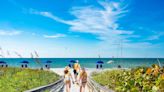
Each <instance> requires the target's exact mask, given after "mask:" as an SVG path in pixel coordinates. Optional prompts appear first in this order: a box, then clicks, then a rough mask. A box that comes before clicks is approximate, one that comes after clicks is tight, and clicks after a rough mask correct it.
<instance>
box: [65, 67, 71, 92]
mask: <svg viewBox="0 0 164 92" xmlns="http://www.w3.org/2000/svg"><path fill="white" fill-rule="evenodd" d="M71 79H72V81H73V78H72V75H71V73H70V71H69V67H66V68H65V69H64V83H65V88H66V92H70V89H71Z"/></svg>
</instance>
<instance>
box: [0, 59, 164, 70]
mask: <svg viewBox="0 0 164 92" xmlns="http://www.w3.org/2000/svg"><path fill="white" fill-rule="evenodd" d="M72 59H74V60H79V63H80V64H81V66H82V67H86V68H95V66H96V62H97V61H98V60H102V61H104V64H103V67H104V68H115V67H117V66H118V65H121V66H122V67H123V68H133V67H137V66H151V65H152V64H158V62H157V59H156V58H115V59H112V58H101V59H99V58H40V59H39V60H40V61H41V62H42V65H43V66H44V65H45V62H46V61H47V60H51V61H52V63H51V67H52V68H63V67H65V66H66V65H68V64H69V60H72ZM23 60H27V61H29V64H28V66H29V67H30V68H37V67H39V65H38V64H37V63H36V62H35V61H34V60H33V59H31V58H0V61H5V62H7V64H8V66H10V67H20V66H21V63H20V62H22V61H23ZM109 60H113V61H114V62H113V63H111V64H108V63H107V62H108V61H109ZM159 61H160V63H161V65H162V66H164V58H160V59H159Z"/></svg>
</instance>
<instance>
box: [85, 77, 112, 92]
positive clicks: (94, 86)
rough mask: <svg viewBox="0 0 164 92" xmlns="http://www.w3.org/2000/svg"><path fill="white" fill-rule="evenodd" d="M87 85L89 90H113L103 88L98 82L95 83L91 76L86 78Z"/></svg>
mask: <svg viewBox="0 0 164 92" xmlns="http://www.w3.org/2000/svg"><path fill="white" fill-rule="evenodd" d="M87 86H88V88H89V92H114V91H113V90H110V89H108V88H105V87H104V86H101V85H100V84H98V83H96V82H95V81H94V80H92V78H91V77H89V78H88V85H87Z"/></svg>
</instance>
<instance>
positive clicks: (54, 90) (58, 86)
mask: <svg viewBox="0 0 164 92" xmlns="http://www.w3.org/2000/svg"><path fill="white" fill-rule="evenodd" d="M63 87H64V82H63V78H61V79H60V80H58V81H56V82H54V83H51V84H48V85H45V86H41V87H37V88H34V89H30V90H27V91H24V92H44V91H46V90H48V91H50V92H62V89H63Z"/></svg>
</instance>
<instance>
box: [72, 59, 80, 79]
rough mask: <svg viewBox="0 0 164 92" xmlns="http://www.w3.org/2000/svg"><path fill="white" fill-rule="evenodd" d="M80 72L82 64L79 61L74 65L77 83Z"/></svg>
mask: <svg viewBox="0 0 164 92" xmlns="http://www.w3.org/2000/svg"><path fill="white" fill-rule="evenodd" d="M79 72H80V64H79V61H78V60H76V63H74V65H73V73H74V77H75V82H77V76H78V74H79Z"/></svg>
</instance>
